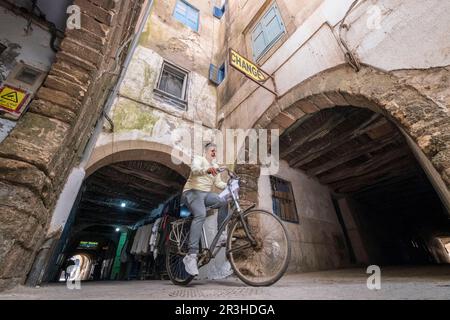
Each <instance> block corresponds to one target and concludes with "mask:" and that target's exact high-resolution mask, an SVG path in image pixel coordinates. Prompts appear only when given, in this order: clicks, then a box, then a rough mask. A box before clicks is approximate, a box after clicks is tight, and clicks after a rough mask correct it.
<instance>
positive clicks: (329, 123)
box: [280, 112, 347, 158]
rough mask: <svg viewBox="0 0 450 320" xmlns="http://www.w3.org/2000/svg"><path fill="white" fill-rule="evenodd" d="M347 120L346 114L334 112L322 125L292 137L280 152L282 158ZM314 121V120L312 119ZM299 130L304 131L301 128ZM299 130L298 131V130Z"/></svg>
mask: <svg viewBox="0 0 450 320" xmlns="http://www.w3.org/2000/svg"><path fill="white" fill-rule="evenodd" d="M345 120H347V115H346V114H344V115H343V114H341V113H338V112H334V113H332V114H331V115H330V116H329V118H328V119H326V120H325V122H323V123H322V124H321V125H320V126H318V127H316V128H315V129H314V130H313V131H311V132H309V133H307V134H304V135H300V136H298V137H296V136H294V137H292V138H291V139H292V142H291V143H289V147H287V148H283V150H282V151H281V152H280V158H284V157H286V156H287V155H288V154H290V153H291V152H293V151H295V150H296V149H298V148H299V147H300V146H302V145H303V144H304V143H306V142H309V141H311V140H314V139H316V138H317V137H323V136H324V135H326V134H328V133H329V132H330V131H332V130H333V129H335V128H336V127H338V126H339V125H340V124H341V123H343V122H344V121H345ZM310 121H312V120H310ZM297 130H298V131H303V130H301V129H300V130H299V129H297ZM298 131H297V132H298ZM283 138H284V139H289V138H288V136H286V137H283Z"/></svg>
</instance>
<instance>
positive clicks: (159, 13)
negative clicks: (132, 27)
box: [97, 0, 219, 153]
mask: <svg viewBox="0 0 450 320" xmlns="http://www.w3.org/2000/svg"><path fill="white" fill-rule="evenodd" d="M189 3H190V4H191V5H193V6H194V7H195V8H197V9H198V10H199V12H200V18H199V30H198V31H194V30H192V29H190V28H189V27H187V26H185V25H184V24H183V23H181V22H179V21H178V20H176V19H175V18H174V17H173V11H174V8H175V4H176V1H175V0H171V1H157V2H155V4H154V7H153V9H152V12H151V14H150V17H149V19H148V21H147V24H146V27H145V28H144V31H143V33H142V34H141V37H140V40H139V46H138V47H137V49H136V51H135V54H134V56H133V59H132V61H131V63H130V66H129V68H128V70H127V73H126V76H125V79H124V81H123V83H122V85H121V87H120V90H119V97H118V99H116V102H115V104H114V106H113V108H112V110H111V114H110V116H111V119H112V120H113V121H114V127H115V133H114V139H115V141H119V140H120V139H130V138H131V139H134V140H136V139H138V140H139V139H143V140H146V141H158V142H161V143H165V144H168V145H170V146H172V145H173V144H174V141H173V138H172V136H171V135H172V133H173V132H174V130H175V129H177V130H178V131H180V130H189V131H190V132H192V129H193V126H194V123H201V124H202V125H203V129H204V130H205V135H206V137H205V139H209V137H210V136H211V129H213V128H215V126H216V116H217V111H216V106H217V97H216V87H215V86H214V85H213V84H212V83H211V82H210V81H209V65H210V63H211V62H212V59H213V57H214V52H215V50H216V49H217V45H218V44H217V43H216V38H217V34H218V32H217V30H218V29H217V28H218V26H219V24H218V22H217V21H215V20H214V19H215V18H213V16H212V10H213V5H212V4H211V3H210V2H205V1H200V0H197V1H190V2H189ZM216 20H217V19H216ZM164 61H166V62H169V63H172V64H174V65H175V66H178V67H180V68H182V69H185V70H187V71H188V84H187V92H186V95H187V107H186V109H185V110H184V109H183V108H180V107H179V106H176V105H174V104H173V103H172V102H170V101H169V100H168V99H165V98H164V97H161V95H159V94H156V93H155V88H157V86H158V80H159V77H160V73H161V70H162V65H163V63H164ZM208 132H209V133H208ZM118 139H119V140H118ZM108 141H112V135H111V134H110V133H107V132H104V133H103V135H102V137H101V138H100V139H99V141H98V143H97V146H100V145H103V144H105V143H107V142H108ZM186 148H187V149H189V146H188V145H186ZM187 152H188V153H189V152H190V151H189V150H187Z"/></svg>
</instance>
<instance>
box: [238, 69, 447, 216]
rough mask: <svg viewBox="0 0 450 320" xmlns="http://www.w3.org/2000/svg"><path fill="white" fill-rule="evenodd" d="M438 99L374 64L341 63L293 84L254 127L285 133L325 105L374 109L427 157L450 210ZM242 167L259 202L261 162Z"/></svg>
mask: <svg viewBox="0 0 450 320" xmlns="http://www.w3.org/2000/svg"><path fill="white" fill-rule="evenodd" d="M447 98H448V97H447ZM438 100H439V99H436V98H435V97H431V96H430V95H426V94H423V93H422V92H421V91H419V89H418V88H417V87H415V86H413V85H410V84H408V83H407V82H406V81H405V80H404V79H402V78H399V77H397V76H395V75H394V74H387V73H384V72H382V71H380V70H376V69H374V68H372V67H369V66H364V67H363V68H362V69H361V71H360V72H357V73H356V72H355V71H354V70H353V69H351V68H350V67H349V66H347V65H341V66H337V67H335V68H332V69H329V70H326V71H324V72H321V73H319V74H317V75H315V76H313V77H311V78H309V79H308V80H306V81H304V82H302V83H300V84H298V85H297V86H295V87H294V88H292V89H291V90H290V91H288V92H287V93H286V94H284V95H283V96H282V97H279V98H278V99H277V100H276V101H275V102H274V103H273V104H272V105H271V106H270V107H269V108H267V110H266V111H265V112H264V113H263V114H262V116H261V117H260V118H259V119H258V120H257V121H256V122H255V123H253V124H250V125H249V127H253V128H257V129H259V128H260V129H279V130H280V134H282V133H283V132H284V131H285V130H286V129H287V128H289V127H290V126H291V125H292V124H294V123H295V122H297V121H298V120H299V119H302V118H304V117H308V116H309V115H312V114H314V113H316V112H318V111H320V110H323V109H327V108H333V107H336V106H353V107H360V108H367V109H370V110H372V111H374V112H376V113H379V114H382V115H383V116H385V117H387V118H388V119H389V120H391V121H392V122H394V123H395V124H396V125H397V126H398V127H399V129H400V130H401V131H402V132H403V133H404V134H405V135H406V137H407V138H409V140H410V142H412V143H413V144H414V145H415V146H416V148H415V149H416V150H415V151H416V152H417V153H418V154H416V157H420V158H421V159H420V160H419V162H420V163H421V164H422V166H423V167H427V168H424V169H426V170H425V171H426V172H427V174H428V176H429V177H430V180H431V181H432V182H433V185H434V187H435V188H436V190H437V191H438V193H439V195H440V196H441V199H442V200H443V202H446V205H447V207H449V208H450V206H449V204H450V195H449V188H450V175H449V173H450V137H449V136H448V132H450V117H449V111H448V109H447V106H446V105H445V104H444V103H442V101H438ZM444 100H446V99H444ZM236 170H237V172H241V171H242V173H244V174H246V175H247V178H248V179H247V180H248V185H249V191H250V192H247V193H248V195H245V194H244V197H245V198H247V199H249V200H250V201H253V202H257V181H258V177H259V170H258V168H257V166H254V165H253V166H249V165H238V166H237V168H236ZM255 186H256V190H255ZM244 189H245V186H244Z"/></svg>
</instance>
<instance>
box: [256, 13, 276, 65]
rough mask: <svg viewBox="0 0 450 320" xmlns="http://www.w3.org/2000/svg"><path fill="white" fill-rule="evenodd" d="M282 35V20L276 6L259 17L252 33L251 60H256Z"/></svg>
mask: <svg viewBox="0 0 450 320" xmlns="http://www.w3.org/2000/svg"><path fill="white" fill-rule="evenodd" d="M283 33H284V25H283V20H282V19H281V15H280V12H279V11H278V8H277V6H276V5H273V6H272V7H270V9H269V10H268V11H267V12H266V13H265V14H264V15H263V16H262V17H261V19H260V21H259V22H258V24H257V26H256V27H255V29H254V30H253V33H252V43H253V58H254V59H255V60H257V59H258V58H259V57H260V56H261V55H262V54H263V53H264V52H265V51H267V49H268V48H269V47H271V46H272V45H273V44H274V43H275V42H276V41H277V40H278V39H279V38H280V36H281V35H282V34H283Z"/></svg>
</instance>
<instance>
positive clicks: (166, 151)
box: [85, 140, 190, 178]
mask: <svg viewBox="0 0 450 320" xmlns="http://www.w3.org/2000/svg"><path fill="white" fill-rule="evenodd" d="M172 158H173V159H172ZM130 160H152V161H155V162H158V163H160V164H162V165H165V166H166V167H168V168H170V169H172V170H174V171H177V172H178V173H180V174H181V175H182V176H184V177H185V178H187V176H188V175H189V172H190V168H189V166H188V165H189V164H190V158H189V157H188V156H187V155H186V154H184V153H182V152H180V151H176V152H175V151H174V149H173V148H172V147H171V146H169V145H167V144H162V143H159V142H154V141H144V140H124V141H117V142H114V143H108V144H105V145H102V146H99V147H97V148H95V149H94V151H93V153H92V156H91V158H90V160H89V162H88V163H87V165H86V168H85V171H86V176H89V175H91V174H92V173H93V172H94V171H96V170H98V169H99V168H101V167H104V166H106V165H108V164H111V163H115V162H119V161H130ZM174 160H175V161H174Z"/></svg>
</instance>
